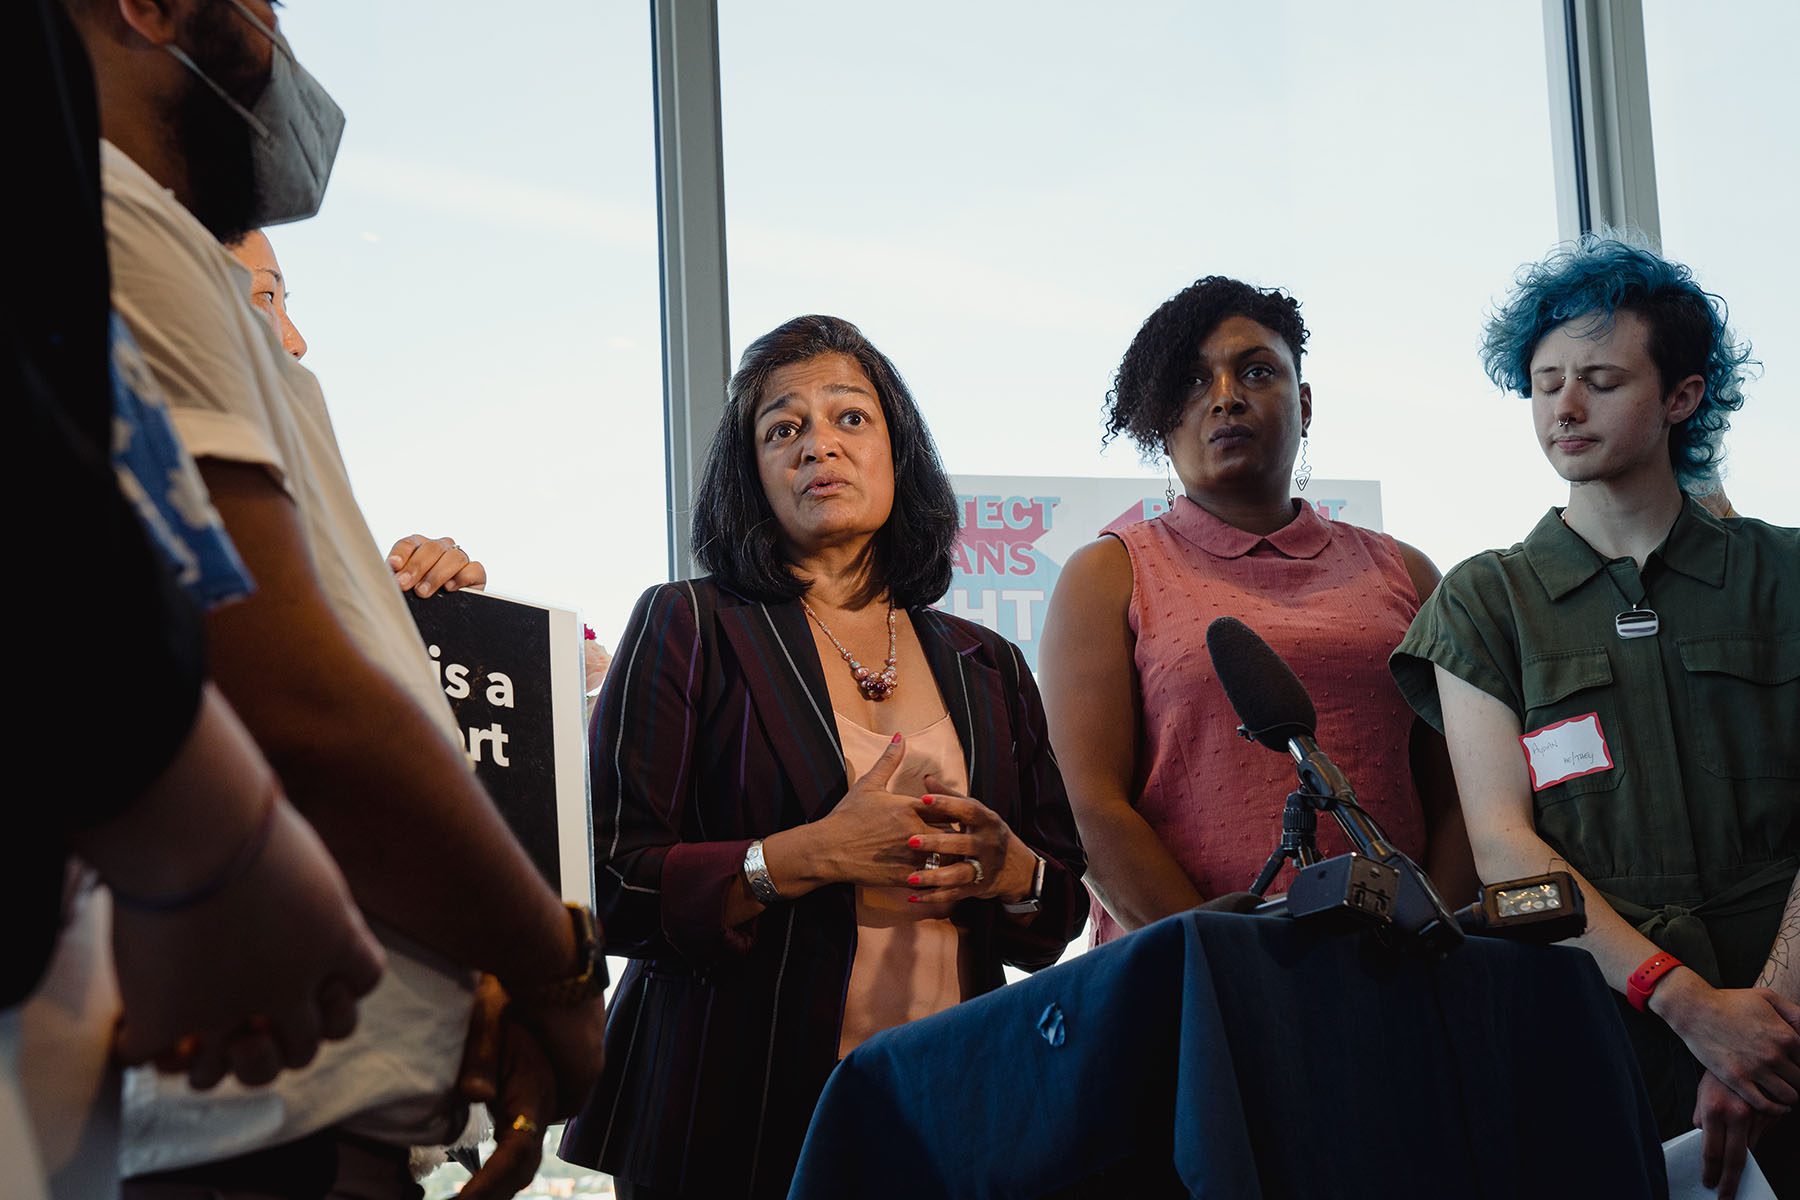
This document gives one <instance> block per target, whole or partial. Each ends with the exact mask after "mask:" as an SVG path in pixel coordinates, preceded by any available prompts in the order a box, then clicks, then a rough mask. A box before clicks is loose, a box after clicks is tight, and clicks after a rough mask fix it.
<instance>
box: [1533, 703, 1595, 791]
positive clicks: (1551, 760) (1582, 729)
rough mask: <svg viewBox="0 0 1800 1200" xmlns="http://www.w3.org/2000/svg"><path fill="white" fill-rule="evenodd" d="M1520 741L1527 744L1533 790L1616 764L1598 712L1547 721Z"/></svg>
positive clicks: (1539, 789)
mask: <svg viewBox="0 0 1800 1200" xmlns="http://www.w3.org/2000/svg"><path fill="white" fill-rule="evenodd" d="M1519 744H1520V745H1521V746H1523V747H1525V765H1526V767H1527V768H1528V769H1529V770H1530V771H1531V790H1532V791H1534V792H1541V791H1543V790H1544V789H1545V788H1547V787H1554V786H1556V785H1557V784H1559V783H1564V782H1566V781H1568V780H1570V779H1579V778H1581V777H1582V776H1583V775H1593V774H1595V773H1597V772H1600V771H1610V770H1612V767H1613V760H1612V753H1611V751H1609V750H1608V749H1607V748H1606V734H1605V732H1603V731H1602V730H1601V728H1600V714H1599V713H1587V714H1586V715H1584V716H1579V717H1570V718H1568V719H1567V720H1565V721H1558V722H1556V724H1554V725H1546V726H1544V727H1543V728H1542V729H1538V730H1534V731H1533V732H1531V733H1527V734H1525V735H1523V736H1522V737H1520V738H1519Z"/></svg>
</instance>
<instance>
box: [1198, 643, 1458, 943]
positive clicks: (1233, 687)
mask: <svg viewBox="0 0 1800 1200" xmlns="http://www.w3.org/2000/svg"><path fill="white" fill-rule="evenodd" d="M1206 650H1207V653H1208V654H1210V655H1211V656H1212V660H1213V669H1214V671H1215V672H1216V673H1217V675H1218V677H1219V684H1220V686H1221V687H1223V688H1224V689H1225V698H1226V699H1227V700H1229V701H1231V707H1232V708H1233V709H1235V710H1236V711H1237V715H1238V719H1239V720H1240V721H1242V722H1243V724H1242V725H1240V726H1238V733H1239V735H1240V736H1242V737H1244V738H1246V739H1248V740H1250V741H1254V742H1259V743H1261V744H1262V745H1264V746H1267V747H1268V748H1269V749H1271V750H1274V751H1277V752H1282V751H1285V752H1286V753H1288V754H1289V755H1291V756H1292V757H1293V759H1294V765H1295V767H1296V768H1297V769H1298V771H1299V773H1300V782H1301V785H1302V787H1303V788H1304V789H1305V791H1306V792H1307V793H1309V799H1311V800H1316V801H1317V804H1318V806H1319V807H1321V808H1324V809H1326V810H1327V811H1329V812H1330V813H1331V815H1332V816H1333V817H1335V818H1337V823H1338V825H1339V827H1340V828H1342V829H1343V831H1344V836H1346V837H1348V838H1349V839H1350V841H1351V842H1352V843H1353V844H1355V846H1356V848H1357V849H1358V850H1360V851H1361V852H1362V853H1363V854H1365V855H1367V856H1368V857H1370V858H1372V859H1374V860H1375V861H1377V862H1380V863H1384V864H1386V865H1388V866H1391V867H1393V868H1395V869H1396V870H1397V871H1398V872H1399V877H1400V878H1399V885H1398V888H1397V892H1396V894H1395V897H1394V901H1393V924H1394V927H1395V928H1397V929H1401V930H1404V931H1405V932H1407V933H1409V934H1412V935H1414V936H1416V937H1417V938H1418V939H1419V941H1420V942H1421V943H1422V944H1423V945H1424V946H1426V947H1427V948H1428V949H1430V950H1432V951H1433V952H1435V953H1438V954H1444V953H1448V952H1449V951H1450V950H1453V949H1455V948H1456V947H1457V946H1459V945H1461V944H1462V941H1463V931H1462V929H1461V928H1460V927H1459V926H1458V925H1457V922H1456V918H1455V917H1454V916H1452V915H1451V913H1450V910H1449V908H1448V907H1446V906H1445V904H1444V901H1443V899H1442V897H1440V896H1439V895H1438V894H1437V889H1435V888H1433V887H1432V886H1431V880H1430V879H1428V878H1427V877H1426V875H1425V872H1423V871H1421V870H1420V869H1419V866H1418V864H1417V863H1415V862H1413V861H1412V859H1410V858H1408V857H1407V856H1406V855H1404V854H1402V853H1400V851H1399V850H1397V849H1395V847H1394V845H1393V843H1392V842H1390V841H1388V839H1387V835H1386V834H1384V833H1383V832H1382V831H1381V826H1380V825H1378V824H1377V823H1376V822H1375V818H1373V817H1371V816H1370V815H1369V814H1368V813H1367V812H1365V811H1364V810H1363V807H1362V805H1361V804H1359V803H1357V799H1356V792H1355V790H1354V789H1352V788H1351V786H1350V781H1349V780H1348V779H1347V778H1345V776H1344V773H1343V772H1342V771H1341V770H1339V769H1338V766H1337V764H1336V763H1334V762H1332V761H1331V759H1330V758H1329V757H1327V756H1326V754H1325V752H1324V751H1323V750H1321V749H1319V744H1318V743H1317V742H1316V741H1314V740H1313V729H1314V727H1315V726H1316V725H1317V723H1318V719H1319V717H1318V712H1317V710H1316V709H1314V708H1313V702H1312V697H1311V696H1309V695H1308V694H1307V692H1306V687H1305V685H1304V684H1302V683H1301V682H1300V680H1299V678H1298V677H1297V676H1296V675H1295V674H1294V672H1293V668H1291V667H1289V666H1288V665H1287V663H1285V662H1283V661H1282V658H1281V656H1280V655H1279V654H1277V653H1275V651H1274V650H1272V649H1271V648H1270V647H1269V644H1268V643H1267V642H1265V641H1263V640H1262V638H1260V637H1258V636H1257V634H1256V632H1255V631H1254V630H1253V629H1251V628H1250V627H1249V626H1248V625H1246V624H1244V623H1243V622H1242V621H1240V620H1238V619H1237V618H1236V617H1219V618H1218V619H1217V620H1215V621H1213V623H1212V624H1210V625H1208V626H1207V627H1206Z"/></svg>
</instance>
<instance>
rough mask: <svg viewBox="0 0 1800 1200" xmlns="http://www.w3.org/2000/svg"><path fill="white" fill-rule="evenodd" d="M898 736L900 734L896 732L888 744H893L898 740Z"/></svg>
mask: <svg viewBox="0 0 1800 1200" xmlns="http://www.w3.org/2000/svg"><path fill="white" fill-rule="evenodd" d="M900 737H901V735H900V734H897V733H896V734H895V735H894V737H893V740H892V741H890V742H889V743H888V744H889V745H893V744H894V743H895V742H898V741H899V740H900Z"/></svg>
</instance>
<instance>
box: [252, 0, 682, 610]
mask: <svg viewBox="0 0 1800 1200" xmlns="http://www.w3.org/2000/svg"><path fill="white" fill-rule="evenodd" d="M282 24H283V26H284V28H285V29H286V30H287V31H288V34H289V37H290V39H291V40H292V42H293V45H294V49H295V51H296V53H298V54H299V55H300V58H301V61H302V62H304V63H305V64H306V65H307V67H308V69H309V70H311V71H312V73H313V74H314V75H316V76H317V77H318V78H319V80H320V81H321V82H322V83H324V84H325V86H326V87H327V88H329V89H330V90H331V92H332V94H333V96H334V97H335V98H336V99H337V100H338V102H339V103H340V104H341V105H342V106H343V108H344V111H345V113H346V114H347V117H348V125H347V127H346V131H345V134H344V143H343V148H342V150H341V152H340V154H339V156H338V161H337V168H336V170H335V172H334V173H333V176H332V180H331V189H330V192H329V193H328V195H327V197H326V201H325V207H324V211H323V212H322V213H321V214H320V215H319V217H318V218H317V219H315V220H312V221H307V222H304V223H302V224H298V225H293V226H288V227H279V228H276V229H275V230H274V231H273V232H272V235H271V236H272V238H273V241H274V244H275V248H276V251H277V253H278V254H279V256H280V258H281V264H282V267H283V268H284V269H285V271H286V273H287V277H288V281H289V286H290V287H291V289H292V292H293V296H292V301H291V304H290V310H291V312H292V314H293V316H294V319H295V320H296V321H297V322H298V323H299V325H300V328H301V330H302V331H303V332H304V334H305V336H306V338H307V340H308V342H309V343H310V344H311V350H310V353H309V354H308V356H307V360H306V361H307V365H308V366H310V367H312V368H313V369H314V371H316V372H317V373H318V375H319V377H320V379H321V380H322V382H323V384H324V388H325V395H326V398H327V400H328V401H329V403H330V405H331V410H332V416H333V419H334V420H335V422H336V425H337V431H338V437H339V440H340V441H341V442H342V444H343V448H344V457H345V459H346V461H347V462H348V463H349V466H350V477H351V480H352V481H353V482H354V483H355V485H356V492H357V498H358V500H359V501H360V502H361V503H362V506H363V509H364V511H365V512H366V513H367V514H368V517H369V524H370V526H371V528H372V529H373V530H374V531H375V535H376V537H377V539H378V540H381V541H382V542H383V548H384V549H385V548H386V545H387V544H388V543H389V542H391V541H392V540H394V539H395V538H397V537H400V536H402V535H404V534H407V533H413V532H423V533H426V534H429V535H432V536H440V535H443V534H451V535H454V536H455V537H456V539H457V540H458V541H459V542H461V543H462V545H463V546H465V547H467V548H468V549H469V551H470V552H471V553H472V554H474V555H475V556H476V557H477V558H480V559H482V560H483V561H484V562H485V563H486V564H487V567H488V571H489V576H490V579H491V587H492V588H493V589H494V590H495V591H499V592H505V593H509V594H513V595H522V596H527V597H530V598H532V599H535V600H541V601H544V602H547V603H552V604H558V605H561V606H563V607H567V608H577V609H580V610H581V612H582V614H583V616H584V617H585V618H586V620H587V621H588V623H589V624H590V625H592V626H593V627H594V628H595V630H596V631H597V632H598V634H599V636H600V638H601V640H602V641H605V642H607V643H608V644H609V645H610V644H615V643H616V642H617V639H618V635H619V634H620V632H622V630H623V628H624V624H625V619H626V617H627V616H628V614H629V612H630V608H631V604H632V602H633V601H634V600H635V599H636V597H637V594H638V593H639V592H640V591H642V590H643V589H644V588H646V587H648V586H650V585H651V584H653V583H656V582H659V581H660V580H663V579H665V578H667V575H668V552H667V549H666V545H667V543H666V540H665V537H666V535H665V532H664V530H665V522H664V519H663V515H664V512H665V510H666V507H667V505H666V503H665V501H664V495H663V474H664V467H663V433H662V357H661V347H660V336H661V334H660V328H661V326H660V319H659V316H658V299H657V296H658V290H657V249H656V208H655V195H656V193H655V186H656V185H655V154H656V150H655V142H654V139H653V137H652V128H653V121H652V113H651V102H652V93H651V87H650V67H651V60H650V31H649V14H648V11H647V6H644V5H619V4H588V3H583V2H581V0H558V2H554V3H550V4H540V5H536V6H534V7H532V9H531V10H530V19H524V18H523V17H520V18H519V19H514V18H513V17H510V16H509V17H506V18H504V19H500V18H498V17H497V16H496V13H495V10H494V9H493V8H492V6H490V5H483V4H475V3H469V2H467V0H459V2H458V3H454V4H444V3H441V2H440V3H427V2H425V0H404V2H402V0H395V2H392V3H382V4H378V5H360V4H359V5H332V4H303V5H294V6H292V7H290V8H287V9H284V10H283V12H282Z"/></svg>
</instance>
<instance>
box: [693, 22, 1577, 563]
mask: <svg viewBox="0 0 1800 1200" xmlns="http://www.w3.org/2000/svg"><path fill="white" fill-rule="evenodd" d="M1540 21H1541V18H1540V16H1539V13H1538V11H1537V10H1536V9H1535V8H1525V7H1521V6H1518V5H1490V6H1486V7H1478V8H1459V9H1457V10H1456V11H1455V12H1454V13H1452V12H1449V11H1447V10H1445V9H1444V8H1443V7H1442V6H1441V5H1436V4H1432V3H1429V2H1424V0H1420V2H1415V3H1409V4H1398V5H1382V6H1379V7H1377V8H1371V7H1369V6H1366V5H1365V6H1356V5H1350V6H1344V5H1336V6H1332V5H1318V4H1300V3H1274V4H1265V5H1237V6H1233V7H1227V8H1220V7H1218V6H1196V5H1186V4H1176V3H1167V4H1158V5H1142V6H1135V7H1132V8H1130V9H1118V8H1106V7H1104V6H1095V5H1091V4H1082V3H1072V2H1057V3H1036V4H1025V3H1009V4H989V5H973V6H971V5H966V4H956V3H950V2H947V0H927V2H923V3H919V4H913V5H908V6H905V7H903V8H894V7H885V8H862V7H858V6H845V5H839V4H828V3H824V2H822V0H771V2H770V3H761V4H756V5H737V4H729V5H722V6H721V12H720V55H721V70H722V75H723V82H722V96H723V107H724V129H725V175H726V195H727V201H728V233H729V236H728V245H729V251H730V255H731V265H730V284H731V328H732V336H733V340H734V342H735V344H736V345H735V348H736V349H738V350H741V348H742V347H743V346H744V345H745V344H746V343H747V342H748V341H749V340H750V339H751V338H753V337H755V336H756V335H758V334H760V333H762V332H764V331H766V330H767V329H769V328H771V327H772V326H774V325H775V324H777V323H779V322H780V321H782V320H785V319H786V318H788V317H790V316H793V315H796V314H798V313H803V312H816V311H825V312H832V313H835V314H837V315H840V316H844V317H847V318H849V319H851V320H853V321H855V322H857V323H858V324H859V325H861V326H862V327H863V329H864V331H865V332H866V333H867V334H868V335H869V336H870V337H871V338H872V339H873V340H874V341H875V343H876V344H877V345H879V346H880V347H881V348H882V349H883V350H885V351H886V352H887V353H888V354H889V355H890V356H892V357H893V359H894V360H895V362H896V363H897V364H898V365H899V367H900V369H901V370H902V372H904V373H905V374H906V376H907V378H908V381H909V382H910V383H911V384H912V385H913V388H914V391H915V392H916V393H917V395H918V396H919V398H920V402H921V404H922V405H923V407H924V409H925V414H926V417H927V419H928V420H929V422H930V423H931V427H932V430H933V432H934V433H935V434H936V436H937V439H938V442H939V445H940V447H941V449H942V450H943V453H944V457H945V459H946V462H947V465H948V466H949V467H950V469H951V471H952V472H953V473H956V474H964V475H1033V476H1042V475H1141V474H1146V473H1150V472H1153V473H1154V474H1155V475H1156V476H1158V477H1159V480H1160V476H1161V475H1162V467H1161V464H1160V463H1159V464H1156V465H1155V466H1154V467H1153V468H1148V469H1147V468H1146V467H1145V466H1143V465H1141V464H1140V463H1139V462H1138V461H1137V457H1136V454H1135V452H1134V451H1133V450H1132V449H1131V448H1130V447H1129V446H1125V445H1115V446H1114V447H1113V448H1112V449H1111V450H1109V451H1107V452H1106V453H1104V454H1103V453H1102V452H1101V450H1100V433H1101V427H1100V408H1101V402H1102V398H1103V396H1104V394H1105V392H1106V390H1107V387H1108V384H1109V381H1110V377H1111V373H1112V371H1113V369H1114V367H1115V366H1116V365H1117V363H1118V360H1119V357H1120V355H1121V354H1122V353H1123V352H1124V349H1125V347H1126V345H1127V343H1128V342H1129V341H1130V339H1131V336H1132V334H1133V333H1134V332H1135V331H1136V329H1137V327H1138V325H1139V324H1140V323H1141V322H1142V321H1143V319H1144V318H1145V317H1146V316H1148V315H1149V313H1150V312H1151V310H1152V309H1153V308H1155V306H1156V305H1157V304H1159V303H1160V302H1161V301H1162V300H1163V299H1165V298H1166V297H1167V296H1169V295H1170V294H1172V293H1173V292H1175V291H1177V290H1179V289H1180V288H1181V287H1183V286H1184V285H1186V284H1187V283H1189V282H1191V281H1192V280H1193V279H1195V278H1196V277H1198V276H1201V275H1206V274H1213V273H1219V274H1230V275H1236V276H1239V277H1242V278H1245V279H1249V280H1252V281H1255V282H1258V283H1261V284H1265V285H1280V286H1284V287H1286V288H1288V289H1290V290H1291V291H1292V292H1293V293H1294V294H1296V295H1297V296H1298V297H1299V298H1300V299H1301V301H1302V302H1303V304H1304V313H1305V316H1306V319H1307V322H1308V324H1309V326H1310V327H1311V329H1312V331H1313V337H1312V341H1311V344H1310V347H1309V353H1308V355H1307V358H1306V361H1305V365H1304V369H1305V374H1306V377H1307V378H1308V379H1310V380H1311V381H1312V384H1313V388H1314V395H1315V407H1316V412H1315V419H1314V425H1313V437H1312V449H1311V457H1312V461H1313V464H1314V466H1315V468H1316V469H1317V471H1318V473H1319V474H1320V475H1321V476H1324V477H1329V478H1340V479H1345V478H1361V479H1377V480H1379V481H1380V483H1381V486H1382V512H1383V516H1384V524H1385V527H1386V529H1387V530H1388V531H1389V532H1392V533H1394V534H1395V535H1397V536H1399V537H1400V538H1402V539H1404V540H1407V541H1410V542H1413V543H1415V544H1417V545H1419V546H1420V547H1421V548H1422V549H1424V550H1425V551H1426V552H1427V553H1429V554H1431V555H1432V556H1433V557H1434V558H1435V559H1436V560H1437V561H1438V562H1439V563H1440V565H1443V566H1446V567H1447V566H1448V565H1449V564H1450V563H1451V562H1454V561H1456V560H1458V559H1460V558H1462V557H1464V556H1466V555H1467V554H1469V553H1472V552H1474V551H1477V550H1480V549H1483V548H1485V547H1488V546H1492V545H1506V544H1510V543H1512V542H1513V541H1515V540H1517V539H1518V538H1519V537H1521V536H1522V535H1523V534H1524V533H1525V532H1526V531H1527V530H1529V528H1530V527H1531V525H1532V524H1533V523H1534V522H1535V521H1536V519H1537V518H1538V517H1539V516H1540V515H1541V514H1542V512H1543V509H1544V507H1545V506H1546V505H1548V504H1549V503H1551V502H1553V501H1554V500H1555V499H1556V497H1557V496H1558V495H1560V494H1561V493H1562V489H1561V487H1560V485H1559V482H1558V480H1557V479H1556V477H1555V475H1554V474H1553V473H1552V472H1551V471H1550V469H1549V467H1548V466H1547V465H1546V464H1545V463H1544V461H1543V458H1542V456H1541V454H1540V453H1539V452H1538V450H1537V449H1536V448H1535V445H1534V442H1533V439H1532V437H1531V433H1530V429H1529V426H1528V423H1527V419H1526V414H1525V409H1524V406H1523V404H1522V403H1521V402H1519V401H1517V400H1514V399H1507V398H1504V397H1502V396H1500V395H1498V394H1497V393H1496V392H1495V391H1494V390H1493V388H1492V386H1491V385H1490V384H1489V383H1488V382H1487V380H1486V378H1485V377H1484V376H1483V375H1482V373H1481V371H1480V368H1479V366H1478V364H1477V362H1476V355H1475V351H1476V344H1477V340H1478V337H1479V333H1480V327H1481V321H1482V315H1483V312H1484V309H1485V308H1486V306H1487V305H1488V304H1489V303H1490V302H1491V301H1492V299H1494V298H1495V297H1497V296H1498V295H1500V294H1501V293H1502V292H1503V290H1504V288H1505V286H1506V284H1507V282H1508V280H1509V279H1510V277H1511V274H1512V272H1513V270H1514V269H1515V268H1516V267H1517V265H1518V264H1519V263H1521V262H1524V261H1526V260H1529V259H1533V258H1536V257H1537V256H1539V255H1540V254H1542V253H1543V252H1544V251H1545V250H1546V249H1547V248H1548V247H1549V246H1550V245H1551V244H1552V243H1554V242H1555V240H1556V215H1555V206H1554V183H1553V178H1552V171H1551V158H1550V145H1549V140H1550V135H1549V121H1548V99H1547V96H1548V92H1547V88H1546V85H1545V74H1544V72H1545V55H1544V42H1543V31H1542V27H1541V23H1540ZM1157 490H1158V491H1160V490H1161V489H1160V486H1159V487H1158V489H1157Z"/></svg>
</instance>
